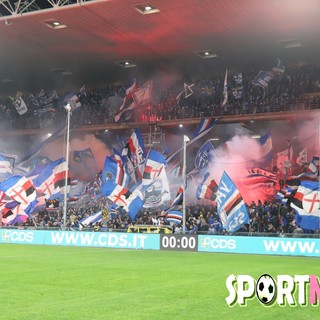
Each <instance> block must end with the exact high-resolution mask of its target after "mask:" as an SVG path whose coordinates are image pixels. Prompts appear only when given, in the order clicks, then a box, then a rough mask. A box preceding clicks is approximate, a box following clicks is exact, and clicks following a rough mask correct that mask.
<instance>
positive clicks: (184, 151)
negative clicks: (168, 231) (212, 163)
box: [182, 135, 190, 233]
mask: <svg viewBox="0 0 320 320" xmlns="http://www.w3.org/2000/svg"><path fill="white" fill-rule="evenodd" d="M188 141H190V139H189V138H188V137H187V136H186V135H184V136H183V167H182V184H183V194H182V232H183V233H185V231H186V164H187V142H188Z"/></svg>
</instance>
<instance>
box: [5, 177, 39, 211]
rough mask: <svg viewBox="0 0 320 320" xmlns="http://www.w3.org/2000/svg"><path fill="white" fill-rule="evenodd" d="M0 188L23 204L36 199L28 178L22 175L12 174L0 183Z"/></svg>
mask: <svg viewBox="0 0 320 320" xmlns="http://www.w3.org/2000/svg"><path fill="white" fill-rule="evenodd" d="M0 190H1V191H3V192H4V193H5V194H6V195H8V196H9V197H10V198H11V199H12V200H14V201H17V202H19V203H21V204H23V205H25V206H27V205H29V204H30V202H32V201H34V200H35V199H36V192H35V188H34V187H33V184H32V183H31V181H30V180H29V179H27V178H26V177H24V176H22V175H14V176H11V177H10V178H8V179H6V180H4V181H2V182H1V183H0Z"/></svg>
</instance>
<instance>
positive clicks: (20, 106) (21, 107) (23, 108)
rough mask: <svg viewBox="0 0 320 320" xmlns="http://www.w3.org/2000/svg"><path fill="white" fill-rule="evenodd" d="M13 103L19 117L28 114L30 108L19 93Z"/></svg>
mask: <svg viewBox="0 0 320 320" xmlns="http://www.w3.org/2000/svg"><path fill="white" fill-rule="evenodd" d="M12 103H13V105H14V107H15V108H16V110H17V112H18V114H19V116H22V115H24V114H25V113H27V112H28V107H27V105H26V103H25V102H24V100H23V99H22V97H21V95H20V94H19V93H17V95H16V98H15V99H14V101H13V102H12Z"/></svg>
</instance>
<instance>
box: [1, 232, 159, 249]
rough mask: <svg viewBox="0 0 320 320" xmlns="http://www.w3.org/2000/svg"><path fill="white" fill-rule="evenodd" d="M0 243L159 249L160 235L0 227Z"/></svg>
mask: <svg viewBox="0 0 320 320" xmlns="http://www.w3.org/2000/svg"><path fill="white" fill-rule="evenodd" d="M0 243H23V244H45V245H60V246H80V247H103V248H119V249H152V250H159V249H160V235H158V234H145V233H137V234H132V233H118V232H77V231H39V230H13V229H0Z"/></svg>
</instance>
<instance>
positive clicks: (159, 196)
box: [143, 168, 171, 208]
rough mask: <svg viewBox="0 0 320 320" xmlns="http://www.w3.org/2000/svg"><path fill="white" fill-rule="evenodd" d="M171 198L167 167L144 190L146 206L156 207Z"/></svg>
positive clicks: (144, 205)
mask: <svg viewBox="0 0 320 320" xmlns="http://www.w3.org/2000/svg"><path fill="white" fill-rule="evenodd" d="M170 200H171V195H170V187H169V181H168V177H167V173H166V170H165V168H163V169H162V170H161V172H160V174H159V176H158V178H157V179H156V180H155V181H154V182H153V183H152V184H151V185H150V186H149V187H148V188H147V190H145V192H144V204H143V207H144V208H155V207H158V206H160V205H162V204H163V203H164V202H166V201H170Z"/></svg>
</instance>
